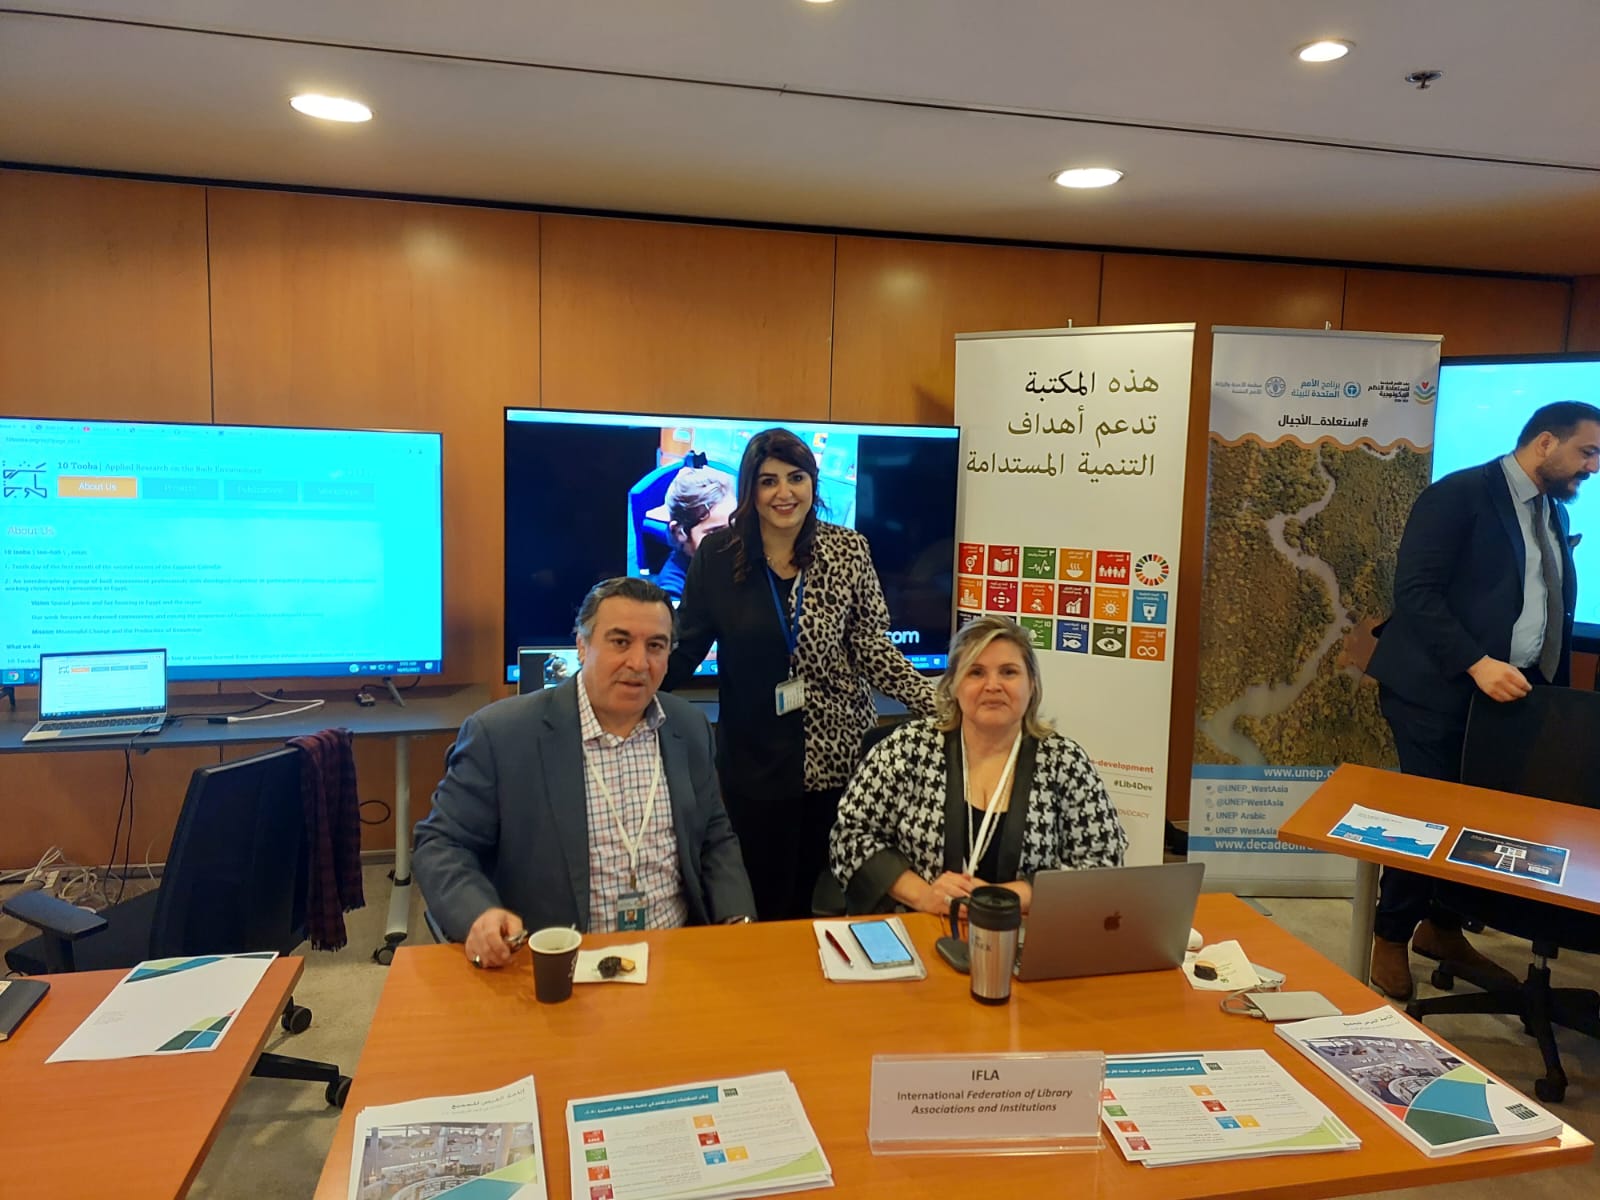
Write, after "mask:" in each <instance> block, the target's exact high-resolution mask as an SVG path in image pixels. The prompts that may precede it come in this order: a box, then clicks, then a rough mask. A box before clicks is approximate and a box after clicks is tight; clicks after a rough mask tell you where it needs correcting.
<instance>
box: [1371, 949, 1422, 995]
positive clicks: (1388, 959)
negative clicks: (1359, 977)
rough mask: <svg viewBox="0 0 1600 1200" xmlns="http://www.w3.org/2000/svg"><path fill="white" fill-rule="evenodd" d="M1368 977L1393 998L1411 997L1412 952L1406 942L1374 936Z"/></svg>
mask: <svg viewBox="0 0 1600 1200" xmlns="http://www.w3.org/2000/svg"><path fill="white" fill-rule="evenodd" d="M1367 978H1368V979H1370V980H1371V981H1372V986H1373V987H1375V988H1377V989H1378V990H1379V991H1380V992H1382V993H1383V994H1384V995H1385V996H1387V997H1389V999H1391V1000H1409V999H1411V952H1410V949H1409V947H1408V946H1407V945H1406V943H1405V942H1391V941H1389V940H1388V939H1387V938H1381V937H1374V938H1373V939H1372V966H1371V967H1370V968H1369V969H1368V972H1367Z"/></svg>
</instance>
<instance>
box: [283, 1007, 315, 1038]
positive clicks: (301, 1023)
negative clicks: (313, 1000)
mask: <svg viewBox="0 0 1600 1200" xmlns="http://www.w3.org/2000/svg"><path fill="white" fill-rule="evenodd" d="M279 1021H280V1023H281V1024H282V1025H283V1029H284V1032H285V1033H304V1032H305V1031H306V1030H308V1029H310V1028H311V1010H310V1009H309V1008H305V1007H303V1006H301V1005H299V1004H291V1005H289V1007H288V1008H286V1009H284V1010H283V1016H282V1017H280V1018H279Z"/></svg>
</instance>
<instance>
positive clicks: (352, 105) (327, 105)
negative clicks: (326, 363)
mask: <svg viewBox="0 0 1600 1200" xmlns="http://www.w3.org/2000/svg"><path fill="white" fill-rule="evenodd" d="M289 104H290V106H291V107H292V108H293V109H294V110H295V112H298V113H304V114H305V115H306V116H308V117H316V118H318V119H319V120H323V121H350V122H355V121H370V120H372V110H371V109H370V108H368V107H367V106H366V105H365V104H362V103H360V102H358V101H355V100H346V99H345V98H344V97H343V96H321V95H318V94H317V93H316V92H305V93H303V94H302V95H299V96H291V97H290V98H289Z"/></svg>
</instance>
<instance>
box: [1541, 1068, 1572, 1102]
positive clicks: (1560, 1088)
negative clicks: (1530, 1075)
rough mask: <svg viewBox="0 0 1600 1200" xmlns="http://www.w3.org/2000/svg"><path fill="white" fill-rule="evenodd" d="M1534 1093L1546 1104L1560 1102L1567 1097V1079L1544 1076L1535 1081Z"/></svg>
mask: <svg viewBox="0 0 1600 1200" xmlns="http://www.w3.org/2000/svg"><path fill="white" fill-rule="evenodd" d="M1533 1094H1534V1095H1535V1096H1537V1097H1538V1098H1539V1099H1541V1100H1543V1101H1544V1102H1545V1103H1546V1104H1560V1103H1561V1102H1562V1101H1563V1100H1565V1099H1566V1098H1567V1081H1566V1080H1565V1079H1551V1078H1550V1077H1549V1076H1548V1075H1546V1076H1542V1077H1541V1078H1539V1079H1535V1080H1534V1081H1533Z"/></svg>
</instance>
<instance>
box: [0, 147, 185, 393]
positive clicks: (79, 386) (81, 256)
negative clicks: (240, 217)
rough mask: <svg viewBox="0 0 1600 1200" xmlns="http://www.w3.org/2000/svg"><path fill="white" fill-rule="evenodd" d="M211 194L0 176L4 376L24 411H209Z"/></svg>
mask: <svg viewBox="0 0 1600 1200" xmlns="http://www.w3.org/2000/svg"><path fill="white" fill-rule="evenodd" d="M209 355H210V348H209V346H208V343H207V331H206V214H205V193H204V191H203V190H202V189H200V188H197V187H183V186H178V185H174V184H159V183H136V182H132V181H129V180H121V179H85V178H81V177H78V176H71V175H48V174H43V173H39V172H32V171H0V373H3V375H0V383H3V384H4V388H3V395H4V400H3V407H4V411H5V412H7V413H11V414H23V415H28V416H71V417H102V418H103V417H135V416H137V417H140V418H143V419H144V420H147V421H209V420H210V419H211V375H210V361H209Z"/></svg>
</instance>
